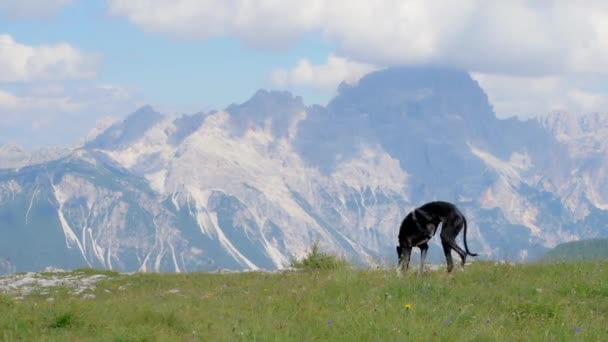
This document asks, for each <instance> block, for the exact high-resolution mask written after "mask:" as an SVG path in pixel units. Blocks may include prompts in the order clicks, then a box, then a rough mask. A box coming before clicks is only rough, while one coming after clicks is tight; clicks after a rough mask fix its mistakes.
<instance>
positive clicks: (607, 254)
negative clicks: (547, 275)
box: [542, 239, 608, 261]
mask: <svg viewBox="0 0 608 342" xmlns="http://www.w3.org/2000/svg"><path fill="white" fill-rule="evenodd" d="M542 259H543V260H562V261H563V260H568V261H574V260H608V239H590V240H580V241H572V242H566V243H562V244H560V245H557V246H555V248H553V249H550V250H549V251H547V253H545V255H544V256H543V257H542Z"/></svg>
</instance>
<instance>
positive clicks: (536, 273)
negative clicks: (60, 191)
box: [0, 262, 608, 341]
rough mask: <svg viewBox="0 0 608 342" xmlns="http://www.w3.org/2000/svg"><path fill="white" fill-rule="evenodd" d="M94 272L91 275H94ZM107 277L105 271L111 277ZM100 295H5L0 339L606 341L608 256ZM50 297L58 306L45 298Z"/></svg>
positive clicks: (158, 284) (171, 283) (120, 287)
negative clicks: (449, 270)
mask: <svg viewBox="0 0 608 342" xmlns="http://www.w3.org/2000/svg"><path fill="white" fill-rule="evenodd" d="M87 272H90V273H93V271H91V270H89V271H87ZM106 274H107V273H106ZM92 293H93V294H95V298H94V299H82V297H80V296H75V295H73V294H71V291H65V290H62V289H58V290H57V291H51V292H50V293H48V294H45V295H42V294H33V295H31V296H28V297H26V298H25V299H22V300H18V299H15V298H13V297H10V296H8V295H0V339H2V340H7V341H13V340H28V341H30V340H36V341H47V340H50V341H87V340H100V341H208V340H211V341H239V340H248V341H251V340H254V341H256V340H257V341H312V340H331V341H334V340H357V341H379V340H382V341H397V340H399V341H403V340H431V341H433V340H436V341H448V340H450V341H452V340H457V341H494V340H503V341H504V340H508V341H529V340H532V341H539V340H552V341H553V340H555V341H576V340H580V341H599V340H607V339H608V331H607V329H608V263H604V262H581V263H554V264H549V263H539V264H527V265H514V266H511V265H502V264H501V265H495V264H494V263H489V262H479V263H474V264H472V265H470V266H467V269H466V270H465V271H464V272H455V273H454V274H453V275H448V274H446V273H445V271H444V270H443V269H442V270H441V271H436V272H429V273H428V274H425V275H424V276H422V277H417V276H416V275H415V272H410V273H408V274H407V275H406V276H405V277H398V276H397V274H396V272H395V271H394V270H392V269H391V270H353V269H349V268H335V269H321V270H310V271H301V272H283V273H261V272H249V273H235V274H210V273H191V274H133V275H119V274H110V275H109V277H108V278H106V279H104V280H102V281H100V282H98V283H97V287H96V288H95V290H93V292H92ZM48 297H53V298H54V301H47V298H48Z"/></svg>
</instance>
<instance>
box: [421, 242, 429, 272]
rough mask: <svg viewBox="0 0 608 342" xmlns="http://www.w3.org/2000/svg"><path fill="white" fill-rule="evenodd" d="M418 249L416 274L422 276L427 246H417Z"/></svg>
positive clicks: (424, 244)
mask: <svg viewBox="0 0 608 342" xmlns="http://www.w3.org/2000/svg"><path fill="white" fill-rule="evenodd" d="M418 248H420V271H419V272H418V275H422V273H423V272H424V260H425V259H426V252H427V251H428V250H429V245H428V244H426V243H423V244H422V245H420V246H418Z"/></svg>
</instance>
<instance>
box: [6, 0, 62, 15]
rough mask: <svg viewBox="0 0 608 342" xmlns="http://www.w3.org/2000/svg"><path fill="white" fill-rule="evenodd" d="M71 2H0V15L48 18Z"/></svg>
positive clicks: (14, 0) (41, 0) (39, 0)
mask: <svg viewBox="0 0 608 342" xmlns="http://www.w3.org/2000/svg"><path fill="white" fill-rule="evenodd" d="M71 2H72V0H4V1H0V14H4V15H5V16H10V17H16V18H45V17H49V16H51V15H53V14H55V13H57V11H59V9H61V8H62V7H63V6H66V5H68V4H69V3H71Z"/></svg>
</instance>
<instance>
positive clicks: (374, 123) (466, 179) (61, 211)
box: [0, 68, 608, 272]
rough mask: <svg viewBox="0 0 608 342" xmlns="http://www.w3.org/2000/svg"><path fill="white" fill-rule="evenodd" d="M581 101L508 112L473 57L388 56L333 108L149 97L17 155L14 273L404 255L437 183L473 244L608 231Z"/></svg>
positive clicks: (497, 248) (543, 241) (600, 152)
mask: <svg viewBox="0 0 608 342" xmlns="http://www.w3.org/2000/svg"><path fill="white" fill-rule="evenodd" d="M565 117H566V115H563V118H562V117H545V118H542V119H534V120H528V121H519V120H516V119H507V120H499V119H497V118H496V116H495V115H494V112H493V110H492V107H491V105H490V104H489V103H488V100H487V97H486V95H485V94H484V92H483V90H482V89H481V88H480V87H479V85H478V84H477V83H476V82H475V81H474V80H472V79H471V78H470V77H469V75H468V74H467V73H464V72H460V71H456V70H444V69H433V68H392V69H387V70H383V71H378V72H374V73H372V74H369V75H367V76H366V77H364V78H362V79H361V80H360V81H359V83H358V84H357V85H346V84H344V85H342V86H341V87H340V89H339V94H338V95H337V96H336V97H335V98H334V99H333V100H332V101H331V102H330V103H329V105H328V106H327V107H322V106H311V107H308V106H305V105H304V104H303V103H302V100H301V98H299V97H295V96H293V95H292V94H290V93H286V92H267V91H263V90H261V91H259V92H257V93H256V94H255V95H254V96H253V97H252V98H251V99H250V100H249V101H247V102H245V103H243V104H240V105H232V106H230V107H228V108H227V109H226V110H224V111H219V112H211V113H198V114H194V115H184V116H182V117H179V118H168V117H164V116H163V115H161V114H160V113H157V112H155V111H154V110H153V109H152V108H150V107H144V108H142V109H140V110H138V111H137V112H135V113H134V114H133V115H131V116H129V117H128V118H126V119H125V120H124V121H122V122H119V123H115V124H114V125H112V126H110V127H109V128H107V129H106V130H105V131H104V132H102V133H100V134H99V135H97V137H96V138H94V139H93V140H91V141H89V142H88V143H86V144H85V145H84V146H83V147H81V148H78V149H76V150H74V151H72V152H71V154H69V155H68V156H64V157H61V158H58V159H56V160H53V161H48V162H45V163H41V164H37V165H30V166H25V167H22V168H20V169H10V170H3V171H0V237H2V238H1V239H0V271H3V272H9V271H31V270H40V269H44V268H45V267H47V266H55V267H60V268H72V267H80V266H93V267H102V268H108V269H115V270H121V271H134V270H142V271H170V272H173V271H177V272H179V271H194V270H217V269H233V270H243V269H277V268H281V267H285V266H287V265H289V263H290V260H292V259H293V258H297V257H301V256H303V255H304V254H305V253H306V252H307V251H308V249H309V248H310V246H311V245H312V244H313V243H314V242H315V241H318V242H319V243H320V246H321V248H322V249H325V250H328V251H332V252H335V253H338V254H340V255H343V256H345V257H347V258H349V259H351V260H353V261H354V262H356V263H360V264H373V263H380V264H392V263H394V262H395V259H396V255H395V252H394V246H395V244H396V238H397V234H398V227H399V224H400V221H401V219H402V218H403V217H404V216H405V214H406V213H407V212H408V211H409V210H411V209H412V208H414V207H415V206H418V205H421V204H423V203H424V202H426V201H430V200H436V199H442V200H447V201H452V202H454V203H456V204H457V205H458V206H459V207H460V208H461V209H462V211H463V212H464V213H465V215H466V216H467V218H468V222H469V231H468V233H469V235H468V241H469V246H470V248H471V250H473V251H475V252H481V254H482V255H483V256H484V257H486V258H499V259H511V260H524V259H529V258H533V257H536V256H539V255H542V253H543V252H544V251H545V250H546V249H547V248H550V247H552V246H554V245H556V244H558V243H560V242H564V241H569V240H573V239H578V238H591V237H598V236H606V235H607V234H608V227H607V225H606V222H608V220H607V219H608V212H607V211H605V209H606V208H607V206H605V204H606V203H608V185H607V184H606V181H605V179H604V178H605V177H602V175H605V172H604V170H606V160H608V159H606V158H605V153H606V148H604V147H603V146H606V145H605V144H604V145H602V142H605V141H606V140H605V139H602V137H600V136H601V135H602V134H605V132H606V125H605V123H606V120H603V119H600V117H599V116H598V117H597V118H598V119H593V120H595V121H593V123H592V124H582V123H581V124H576V125H574V124H572V123H571V122H578V121H577V120H578V119H572V118H568V119H564V118H565ZM572 120H573V121H572ZM580 120H582V121H581V122H588V121H585V120H584V119H580ZM598 125H604V130H602V129H601V128H600V127H597V126H598ZM604 136H605V135H604ZM589 146H591V147H589ZM429 254H430V257H431V258H433V257H434V258H435V259H436V260H440V259H439V258H442V252H441V248H439V247H434V248H431V251H430V253H429Z"/></svg>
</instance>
